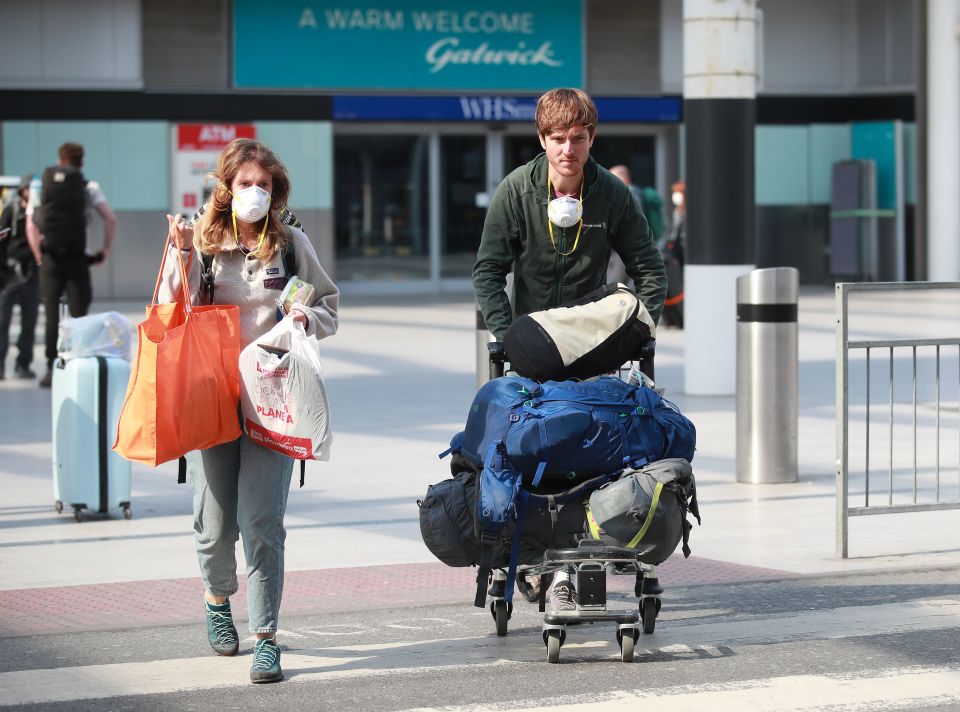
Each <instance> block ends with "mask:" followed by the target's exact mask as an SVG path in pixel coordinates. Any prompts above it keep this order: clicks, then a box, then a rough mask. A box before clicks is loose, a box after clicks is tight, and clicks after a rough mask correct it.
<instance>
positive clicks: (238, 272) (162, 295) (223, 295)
mask: <svg viewBox="0 0 960 712" xmlns="http://www.w3.org/2000/svg"><path fill="white" fill-rule="evenodd" d="M287 229H288V230H289V231H290V239H291V240H293V249H294V254H295V255H296V265H297V270H296V275H297V276H298V277H300V278H301V279H302V280H304V281H306V282H309V283H310V284H312V285H313V287H314V289H315V290H316V291H315V293H314V297H313V300H312V302H311V303H310V304H305V305H304V306H306V307H308V309H307V310H306V313H307V317H308V321H309V324H308V326H307V334H314V335H315V336H316V337H317V338H318V339H322V338H324V337H326V336H331V335H332V334H335V333H336V331H337V321H338V318H337V308H338V306H339V303H340V290H338V289H337V287H336V285H335V284H334V283H333V281H332V280H331V279H330V277H328V276H327V273H326V272H325V271H324V270H323V267H321V266H320V260H319V259H318V258H317V252H316V250H314V249H313V245H312V244H311V243H310V240H309V239H308V238H307V236H306V234H304V232H303V231H302V230H298V229H297V228H295V227H288V228H287ZM168 250H169V252H168V254H167V261H166V265H165V266H164V270H163V277H162V279H161V282H160V292H159V294H158V295H157V301H158V302H163V303H167V302H172V301H174V300H175V295H177V294H178V293H179V291H180V273H179V267H178V265H177V254H176V250H175V248H174V247H172V246H171V247H169V248H168ZM190 252H191V251H190V250H184V251H183V258H184V263H185V264H186V262H187V258H188V257H189V256H190ZM193 257H194V259H192V260H190V267H189V272H188V274H187V280H188V282H189V287H190V290H189V291H190V297H191V303H192V304H198V303H199V302H198V299H197V291H198V289H199V287H200V270H201V267H200V260H198V259H196V255H194V256H193ZM292 276H293V275H289V274H286V273H285V271H284V269H283V258H282V257H281V256H280V253H279V252H278V253H277V254H275V255H274V256H273V258H272V259H271V260H270V261H269V262H263V261H261V260H260V259H258V258H256V257H254V256H253V255H245V254H244V253H243V252H241V250H240V248H239V247H234V248H233V249H226V250H224V251H223V252H220V253H219V254H217V255H215V256H214V258H213V283H214V303H216V304H236V305H237V306H238V307H240V348H241V349H242V348H243V347H245V346H246V345H247V344H249V343H250V342H252V341H254V340H256V339H258V338H260V337H261V336H263V335H264V334H265V333H267V332H268V331H269V330H270V329H271V328H273V326H274V325H275V324H276V323H277V303H276V299H277V297H279V296H280V293H281V292H282V291H283V288H284V287H285V286H286V285H287V281H288V280H289V279H290V277H292Z"/></svg>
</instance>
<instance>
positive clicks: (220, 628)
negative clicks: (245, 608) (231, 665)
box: [203, 599, 240, 656]
mask: <svg viewBox="0 0 960 712" xmlns="http://www.w3.org/2000/svg"><path fill="white" fill-rule="evenodd" d="M203 605H204V607H205V608H206V609H207V639H208V640H209V641H210V647H211V648H213V651H214V652H215V653H216V654H217V655H227V656H230V655H236V654H237V651H238V650H240V636H238V635H237V628H236V626H235V625H233V615H232V614H231V613H230V601H226V602H224V603H221V604H220V605H217V604H215V603H209V602H208V601H207V600H206V599H204V600H203Z"/></svg>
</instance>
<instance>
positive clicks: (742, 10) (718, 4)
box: [683, 0, 757, 395]
mask: <svg viewBox="0 0 960 712" xmlns="http://www.w3.org/2000/svg"><path fill="white" fill-rule="evenodd" d="M756 32H757V25H756V3H755V2H754V0H684V3H683V99H684V124H685V134H686V151H685V153H686V156H685V163H686V169H685V171H684V176H685V179H686V183H687V192H686V196H687V249H686V255H687V263H686V266H685V268H684V341H685V345H684V390H685V392H686V393H689V394H692V395H731V394H733V393H734V392H735V391H736V323H737V305H736V279H737V277H738V276H739V275H741V274H743V273H744V272H748V271H750V270H751V269H753V264H751V263H752V262H753V260H754V259H755V249H756V248H755V241H756V226H755V211H756V202H755V199H754V114H755V99H756V85H757V73H756V47H757V42H756Z"/></svg>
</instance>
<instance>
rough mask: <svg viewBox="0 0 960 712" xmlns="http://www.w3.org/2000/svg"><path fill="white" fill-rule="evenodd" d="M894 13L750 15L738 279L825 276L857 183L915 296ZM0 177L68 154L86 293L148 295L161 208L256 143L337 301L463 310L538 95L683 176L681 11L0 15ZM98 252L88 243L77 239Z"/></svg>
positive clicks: (207, 7)
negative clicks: (846, 180) (87, 213)
mask: <svg viewBox="0 0 960 712" xmlns="http://www.w3.org/2000/svg"><path fill="white" fill-rule="evenodd" d="M919 5H920V4H919V3H914V2H912V1H911V0H805V1H804V2H803V3H797V2H791V0H762V1H761V2H760V3H758V8H759V9H760V10H761V12H762V30H761V33H760V36H761V37H762V42H759V43H758V46H757V53H758V66H759V67H760V70H761V77H760V85H759V88H758V94H757V117H756V122H757V128H756V157H755V175H756V202H757V236H756V258H757V259H756V264H757V265H758V266H767V265H784V264H786V265H794V266H797V267H799V268H800V270H801V275H802V279H803V280H804V281H806V282H825V281H828V280H829V279H830V278H831V275H830V273H829V268H828V265H829V260H828V256H829V255H828V249H829V218H830V196H831V176H832V166H833V164H834V163H835V162H837V161H841V160H846V159H851V158H870V159H873V160H874V161H875V162H876V166H877V182H878V207H879V208H881V209H882V210H883V211H885V212H884V217H882V218H881V220H880V222H881V226H880V233H881V242H882V243H883V244H885V245H892V246H893V247H891V249H893V248H896V249H898V250H899V251H900V253H901V254H902V255H903V269H904V270H905V275H906V276H907V277H914V278H915V277H922V276H923V263H922V253H923V238H922V234H919V233H918V232H917V231H916V230H915V227H914V219H913V215H914V210H913V205H914V204H915V202H916V196H917V166H918V151H917V132H916V127H915V123H914V119H915V104H916V86H917V79H916V76H917V61H916V57H917V56H918V47H919V46H920V44H921V43H922V33H921V32H920V29H921V28H920V25H921V23H920V21H919V20H918V15H917V13H918V10H917V7H918V6H919ZM0 6H2V7H3V11H4V12H3V17H4V28H5V30H6V32H5V33H4V36H5V40H4V42H3V43H0V58H2V60H3V61H2V62H0V132H2V139H0V150H2V155H0V173H3V174H6V175H22V174H24V173H28V172H39V171H40V170H41V169H42V168H43V166H45V165H47V164H50V163H53V162H54V161H55V159H56V149H57V146H59V145H60V144H61V143H63V142H64V141H68V140H69V141H79V142H81V143H83V144H84V145H85V147H86V150H87V159H86V165H85V173H86V174H87V176H88V177H90V178H95V179H96V180H98V181H99V182H100V184H101V185H102V187H103V189H104V192H105V193H106V195H107V197H108V199H109V200H110V202H111V204H112V205H113V207H114V209H115V211H116V212H117V215H118V218H119V233H118V238H117V242H116V243H115V244H116V247H115V250H114V258H113V260H112V262H111V264H108V265H106V266H105V267H104V268H102V269H100V270H97V271H96V273H95V279H96V280H97V281H96V284H95V292H96V294H97V295H98V296H99V297H111V298H118V299H125V298H130V299H142V298H143V297H144V295H145V294H146V293H147V291H148V289H149V286H150V285H152V277H153V276H154V275H155V273H156V268H157V265H158V263H159V259H160V246H161V244H162V240H163V238H164V235H165V234H166V220H165V219H164V217H163V216H164V214H165V213H167V212H177V211H180V212H190V211H191V210H192V209H193V208H194V207H195V206H196V205H197V203H198V201H201V200H202V199H203V189H204V185H205V173H206V171H207V170H209V168H210V162H211V160H212V158H213V157H215V155H216V152H217V151H218V150H219V147H220V146H222V145H223V144H224V142H226V141H228V140H229V139H230V138H231V137H233V136H237V135H251V136H256V137H257V138H258V139H260V140H263V141H264V142H266V143H267V144H269V145H270V146H272V147H273V148H274V149H275V150H276V151H277V153H278V155H279V156H280V157H281V159H282V160H283V161H284V162H285V163H286V164H287V166H288V168H289V171H290V173H291V178H292V181H293V195H292V197H291V207H292V209H293V210H294V212H296V214H297V215H298V216H299V217H300V218H301V220H302V221H303V223H304V226H305V228H306V230H307V232H308V234H309V235H310V237H311V239H312V240H313V241H314V244H315V245H316V247H317V250H318V252H319V254H320V256H321V259H322V261H323V262H324V264H325V265H327V266H328V267H329V270H330V271H331V272H332V274H333V275H334V276H335V279H336V280H337V282H338V284H340V285H341V287H342V288H343V289H344V291H345V292H347V293H350V292H355V293H363V292H366V293H374V292H380V293H401V292H443V291H452V290H456V291H459V290H466V289H468V288H469V275H470V272H471V268H472V264H473V258H474V255H475V253H476V249H477V246H478V244H479V240H480V232H481V228H482V223H483V217H484V209H485V205H486V201H487V200H488V199H489V196H490V195H491V194H492V192H493V191H494V190H495V189H496V186H497V184H498V183H499V181H500V180H501V179H502V178H503V176H504V175H506V174H507V173H508V172H509V171H510V170H512V169H513V168H514V167H516V166H518V165H520V164H521V163H523V162H526V161H527V160H529V159H530V158H532V157H533V156H534V155H536V154H537V153H538V152H539V151H540V146H539V143H538V141H537V137H536V134H535V131H534V127H533V109H534V106H535V103H536V98H537V96H538V95H539V94H540V93H542V92H543V91H544V90H546V89H549V88H552V87H555V86H579V87H582V88H584V89H585V90H586V91H588V92H589V93H590V94H591V95H592V96H593V97H594V98H595V99H596V101H597V104H598V109H599V113H600V126H599V131H598V135H597V139H596V143H595V144H594V149H593V155H594V157H595V158H596V159H597V160H598V161H599V162H600V163H601V165H605V166H610V165H612V164H615V163H625V164H627V165H628V166H629V167H630V168H631V172H632V174H633V179H634V182H635V183H637V184H638V185H641V186H653V187H655V188H657V190H658V191H659V192H660V194H661V195H662V196H664V198H665V203H667V204H669V186H670V184H671V183H672V182H673V181H674V180H677V179H679V178H682V177H683V165H684V139H683V116H682V97H681V94H682V84H683V29H682V4H681V2H680V0H633V1H631V2H619V1H615V0H549V1H548V0H485V2H484V3H472V2H470V1H469V0H386V1H384V2H362V1H356V2H342V3H337V2H309V0H275V1H274V2H271V3H262V2H253V1H252V0H207V1H205V2H203V3H197V2H187V1H186V0H84V2H75V3H64V2H61V1H59V0H36V1H35V2H32V3H15V2H12V1H10V0H0ZM92 235H93V237H92V241H93V242H96V240H98V239H99V238H98V233H97V231H96V229H95V228H94V232H93V233H92Z"/></svg>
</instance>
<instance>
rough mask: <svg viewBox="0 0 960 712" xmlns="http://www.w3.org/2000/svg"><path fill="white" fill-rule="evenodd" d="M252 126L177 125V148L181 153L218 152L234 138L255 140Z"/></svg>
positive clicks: (255, 131)
mask: <svg viewBox="0 0 960 712" xmlns="http://www.w3.org/2000/svg"><path fill="white" fill-rule="evenodd" d="M256 137H257V130H256V127H255V126H254V125H253V124H179V125H178V126H177V148H179V149H180V150H181V151H219V150H220V149H222V148H223V147H224V146H226V145H227V144H228V143H230V142H231V141H233V139H235V138H256Z"/></svg>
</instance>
